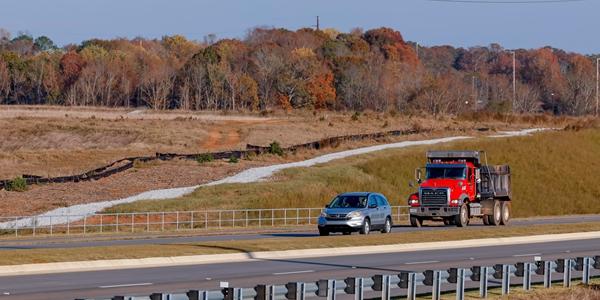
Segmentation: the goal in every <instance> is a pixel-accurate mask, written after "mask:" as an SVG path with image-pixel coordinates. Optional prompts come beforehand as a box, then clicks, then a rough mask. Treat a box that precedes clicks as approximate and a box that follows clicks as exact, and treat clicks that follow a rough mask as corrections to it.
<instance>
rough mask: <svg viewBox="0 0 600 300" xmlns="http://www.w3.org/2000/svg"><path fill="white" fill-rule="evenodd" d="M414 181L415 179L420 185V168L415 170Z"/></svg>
mask: <svg viewBox="0 0 600 300" xmlns="http://www.w3.org/2000/svg"><path fill="white" fill-rule="evenodd" d="M415 179H417V182H418V183H421V181H422V180H421V168H417V169H416V170H415Z"/></svg>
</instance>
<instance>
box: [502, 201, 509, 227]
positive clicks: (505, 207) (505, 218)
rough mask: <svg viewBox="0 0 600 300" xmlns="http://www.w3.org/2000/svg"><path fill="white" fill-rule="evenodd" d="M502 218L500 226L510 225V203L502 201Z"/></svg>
mask: <svg viewBox="0 0 600 300" xmlns="http://www.w3.org/2000/svg"><path fill="white" fill-rule="evenodd" d="M501 206H502V208H501V211H502V217H501V218H500V224H502V225H508V222H509V221H510V206H511V204H510V201H502V205H501Z"/></svg>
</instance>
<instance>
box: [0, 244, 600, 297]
mask: <svg viewBox="0 0 600 300" xmlns="http://www.w3.org/2000/svg"><path fill="white" fill-rule="evenodd" d="M593 255H600V239H590V240H576V241H565V242H548V243H538V244H522V245H507V246H494V247H478V248H461V249H453V250H430V251H420V252H402V253H385V254H368V255H349V256H337V257H336V256H332V257H319V258H303V259H286V260H255V261H250V262H241V263H225V264H224V263H219V264H209V265H197V266H173V267H162V268H143V269H127V270H110V271H95V272H76V273H61V274H47V275H27V276H13V277H0V299H30V300H36V299H74V298H76V297H101V296H113V295H116V294H128V295H130V294H138V295H146V294H149V293H152V292H158V291H164V292H176V291H180V292H181V291H186V290H189V289H218V285H219V281H228V282H230V283H231V285H232V286H236V287H252V286H254V285H256V284H259V283H271V284H283V283H286V282H289V281H305V282H309V281H315V280H318V279H325V278H337V279H343V278H345V277H348V276H372V275H375V274H396V273H398V272H400V271H422V270H426V269H447V268H450V267H470V266H473V265H488V266H491V265H493V264H497V263H516V262H519V261H533V258H534V256H541V257H542V258H543V259H555V258H559V257H566V256H567V257H577V256H593ZM594 272H596V273H595V274H598V272H597V270H595V271H594ZM7 294H8V295H7ZM3 295H4V296H3Z"/></svg>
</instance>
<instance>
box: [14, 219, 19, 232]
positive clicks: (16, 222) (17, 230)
mask: <svg viewBox="0 0 600 300" xmlns="http://www.w3.org/2000/svg"><path fill="white" fill-rule="evenodd" d="M18 221H19V218H17V217H15V236H19V223H18Z"/></svg>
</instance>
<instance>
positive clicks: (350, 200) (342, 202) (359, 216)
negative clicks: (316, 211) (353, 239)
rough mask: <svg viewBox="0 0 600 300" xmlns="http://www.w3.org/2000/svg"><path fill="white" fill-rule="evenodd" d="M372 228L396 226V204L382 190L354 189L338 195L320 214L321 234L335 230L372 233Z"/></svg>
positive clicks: (384, 230)
mask: <svg viewBox="0 0 600 300" xmlns="http://www.w3.org/2000/svg"><path fill="white" fill-rule="evenodd" d="M372 230H380V231H381V232H382V233H388V232H390V231H391V230H392V208H391V207H390V204H389V203H388V201H387V199H386V198H385V197H384V196H383V195H382V194H379V193H369V192H354V193H344V194H340V195H338V196H336V197H335V198H334V199H333V200H331V203H329V204H328V205H327V206H325V209H324V210H323V212H322V213H321V216H320V217H319V234H320V235H322V236H323V235H329V233H331V232H342V233H343V234H351V233H352V232H355V231H358V232H360V234H369V232H371V231H372Z"/></svg>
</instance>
